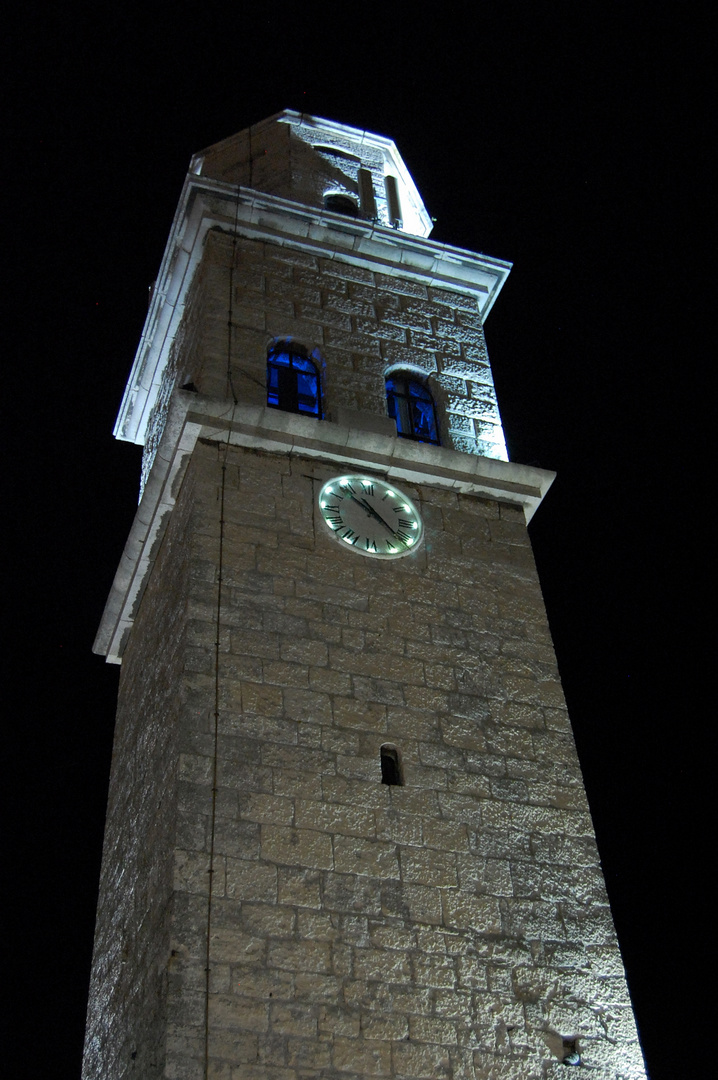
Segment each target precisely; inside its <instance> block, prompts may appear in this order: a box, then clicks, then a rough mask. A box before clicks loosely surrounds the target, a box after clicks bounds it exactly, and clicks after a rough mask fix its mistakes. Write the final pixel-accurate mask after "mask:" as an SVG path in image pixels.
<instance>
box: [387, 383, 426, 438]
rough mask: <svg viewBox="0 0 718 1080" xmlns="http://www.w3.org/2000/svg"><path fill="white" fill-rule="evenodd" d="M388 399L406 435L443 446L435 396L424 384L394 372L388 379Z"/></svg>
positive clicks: (404, 436)
mask: <svg viewBox="0 0 718 1080" xmlns="http://www.w3.org/2000/svg"><path fill="white" fill-rule="evenodd" d="M386 402H387V407H388V410H389V416H390V417H391V418H392V420H396V430H397V433H398V434H399V435H401V437H402V438H404V439H417V440H418V441H419V442H428V443H435V444H436V445H437V446H438V445H439V426H438V424H437V422H436V409H435V407H434V399H433V398H432V396H431V394H430V392H429V391H428V390H427V388H426V386H424V384H423V383H421V382H419V380H418V379H412V378H411V377H410V376H409V375H401V374H398V375H390V376H389V377H388V379H387V380H386Z"/></svg>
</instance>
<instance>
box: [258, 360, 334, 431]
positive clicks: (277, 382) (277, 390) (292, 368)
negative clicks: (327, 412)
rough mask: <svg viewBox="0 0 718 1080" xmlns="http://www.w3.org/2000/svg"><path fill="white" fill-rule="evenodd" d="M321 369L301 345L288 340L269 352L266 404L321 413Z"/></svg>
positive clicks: (295, 411)
mask: <svg viewBox="0 0 718 1080" xmlns="http://www.w3.org/2000/svg"><path fill="white" fill-rule="evenodd" d="M320 399H321V394H320V390H319V373H318V371H317V369H316V366H315V365H314V363H313V362H312V361H311V360H310V359H309V357H308V356H307V355H306V354H305V352H304V350H303V349H302V348H301V346H299V347H298V346H297V345H292V344H289V343H288V342H286V341H282V342H279V343H278V344H276V345H273V346H272V347H271V348H270V350H269V353H268V355H267V405H268V406H269V407H270V409H282V410H283V411H284V412H294V413H299V414H300V415H301V416H314V417H316V418H317V420H318V419H319V418H320V416H321V411H320Z"/></svg>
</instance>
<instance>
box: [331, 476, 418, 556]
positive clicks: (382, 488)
mask: <svg viewBox="0 0 718 1080" xmlns="http://www.w3.org/2000/svg"><path fill="white" fill-rule="evenodd" d="M319 509H320V511H321V515H322V517H323V519H324V521H325V523H326V525H327V527H328V528H329V529H331V531H332V532H333V533H334V536H335V537H336V539H337V540H338V541H339V542H340V543H341V544H343V545H345V546H346V547H348V548H351V549H352V550H353V551H358V552H359V553H360V554H361V555H370V556H372V557H373V558H378V559H398V558H400V557H401V556H402V555H408V554H410V552H412V551H413V550H414V549H415V548H416V547H418V545H419V543H420V541H421V537H422V534H423V525H422V522H421V518H420V517H419V512H418V511H417V509H416V507H415V506H414V504H413V503H412V501H411V500H410V499H407V497H406V495H404V494H402V492H401V491H399V489H398V488H396V487H394V485H393V484H387V483H385V482H384V481H383V480H376V479H374V478H373V477H370V476H340V477H337V479H336V480H329V481H328V482H327V483H326V484H325V485H324V487H323V488H322V490H321V491H320V493H319Z"/></svg>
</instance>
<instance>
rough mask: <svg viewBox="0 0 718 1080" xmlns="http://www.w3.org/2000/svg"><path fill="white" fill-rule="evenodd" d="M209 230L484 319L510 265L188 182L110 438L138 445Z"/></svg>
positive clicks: (206, 182)
mask: <svg viewBox="0 0 718 1080" xmlns="http://www.w3.org/2000/svg"><path fill="white" fill-rule="evenodd" d="M210 229H221V230H222V231H227V232H234V231H235V230H236V231H237V233H238V234H239V235H241V236H243V237H246V238H250V239H255V240H259V241H268V242H271V243H274V244H279V245H291V246H292V247H293V248H295V249H298V250H301V251H305V252H307V253H311V254H313V255H316V256H317V257H320V258H325V259H335V258H336V259H342V260H343V261H345V262H350V263H352V264H354V265H357V266H362V267H364V268H366V269H368V270H371V271H376V272H379V273H385V274H388V275H391V274H393V275H396V276H401V277H402V278H409V279H412V280H415V281H419V282H421V283H423V284H424V285H426V286H432V287H436V288H442V289H449V290H451V291H455V292H464V293H469V294H471V296H472V297H473V298H474V300H475V301H476V305H477V308H478V310H479V312H480V313H481V316H482V318H483V319H485V318H486V316H487V315H488V313H489V311H490V310H491V307H492V306H493V304H494V301H495V300H496V297H497V296H498V294H499V292H500V290H501V288H502V286H503V284H504V282H505V281H506V278H507V277H508V274H509V271H510V269H511V264H510V263H507V262H504V261H502V260H500V259H492V258H490V257H488V256H486V255H479V254H476V253H474V252H471V251H464V250H462V249H461V248H455V247H451V246H450V245H448V244H438V243H436V242H434V241H433V240H427V239H422V238H421V237H416V236H410V235H408V234H406V233H403V232H401V231H400V230H396V229H389V228H385V227H383V226H378V225H375V224H373V223H371V222H364V221H355V220H352V219H349V218H345V217H343V216H341V215H339V214H333V213H329V212H328V211H320V210H315V209H312V208H310V207H306V206H302V205H300V204H298V203H294V202H291V201H289V200H287V199H282V198H278V197H276V196H272V195H265V194H261V193H259V192H256V191H252V190H250V189H247V188H239V189H238V188H237V187H236V186H234V185H232V184H227V183H224V182H222V181H218V180H211V179H208V178H202V177H198V176H195V175H192V174H190V175H189V176H188V177H187V179H186V182H185V186H184V189H183V192H182V197H181V199H180V203H179V206H178V208H177V213H176V215H175V219H174V222H173V226H172V231H171V233H170V237H169V240H168V242H167V247H166V249H165V253H164V257H163V260H162V265H161V267H160V273H159V276H158V278H157V282H156V285H155V288H154V291H153V295H152V300H151V303H150V308H149V311H148V313H147V319H146V322H145V327H144V330H143V333H142V337H141V340H140V345H139V348H138V350H137V355H136V357H135V362H134V365H133V368H132V372H131V374H130V378H129V380H128V383H127V387H126V389H125V394H124V397H123V400H122V405H121V407H120V411H119V414H118V417H117V421H116V423H115V429H114V433H115V436H116V437H117V438H119V439H125V440H127V441H128V442H136V443H140V444H144V442H145V437H146V431H147V423H148V420H149V415H150V412H151V410H152V407H153V405H154V403H155V401H156V398H157V393H158V391H159V387H160V384H161V381H162V373H163V371H164V369H165V366H166V364H167V360H168V356H169V350H170V348H171V345H172V341H173V340H174V337H175V335H176V333H177V330H178V328H179V323H180V320H181V318H182V314H183V312H184V305H185V302H186V298H187V294H188V291H189V288H190V285H191V283H192V280H193V278H194V274H195V271H196V269H197V266H198V264H199V261H200V259H201V257H202V252H203V250H204V242H205V238H206V235H207V232H208V231H209V230H210Z"/></svg>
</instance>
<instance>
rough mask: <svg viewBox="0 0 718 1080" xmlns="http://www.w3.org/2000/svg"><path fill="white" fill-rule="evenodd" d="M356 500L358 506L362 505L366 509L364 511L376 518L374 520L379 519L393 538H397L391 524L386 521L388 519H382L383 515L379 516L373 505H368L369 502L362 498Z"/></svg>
mask: <svg viewBox="0 0 718 1080" xmlns="http://www.w3.org/2000/svg"><path fill="white" fill-rule="evenodd" d="M357 502H358V503H359V505H360V506H363V507H364V509H365V510H366V511H367V512H368V513H369V514H371V516H372V517H374V518H376V520H377V521H380V522H381V523H382V525H383V526H384V527H385V528H386V529H388V530H389V532H390V533H391V535H392V536H393V537H394V539H395V540H396V539H398V537H397V534H396V533H395V532H394V530H393V529H392V527H391V525H390V524H389V522H388V521H384V518H383V517H382V516H381V514H379V513H377V511H376V510H375V509H374V507H373V506H370V505H369V503H368V502H366V501H365V500H364V499H357Z"/></svg>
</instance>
